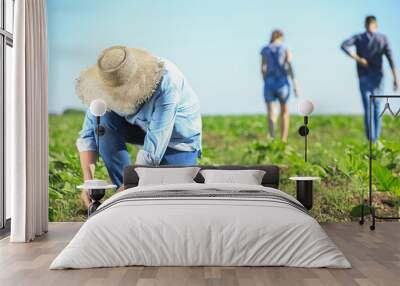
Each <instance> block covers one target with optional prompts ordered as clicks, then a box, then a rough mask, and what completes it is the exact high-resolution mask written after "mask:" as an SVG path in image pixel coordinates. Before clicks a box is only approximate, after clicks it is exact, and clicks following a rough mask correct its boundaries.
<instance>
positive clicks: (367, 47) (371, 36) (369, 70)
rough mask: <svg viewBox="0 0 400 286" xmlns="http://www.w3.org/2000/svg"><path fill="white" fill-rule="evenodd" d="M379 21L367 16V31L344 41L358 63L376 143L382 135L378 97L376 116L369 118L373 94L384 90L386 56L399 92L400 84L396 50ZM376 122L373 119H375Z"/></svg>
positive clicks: (368, 121)
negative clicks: (382, 32) (396, 65)
mask: <svg viewBox="0 0 400 286" xmlns="http://www.w3.org/2000/svg"><path fill="white" fill-rule="evenodd" d="M377 28H378V22H377V20H376V18H375V16H368V17H366V18H365V29H366V31H365V32H364V33H361V34H357V35H354V36H353V37H351V38H349V39H347V40H345V41H344V42H343V43H342V46H341V48H342V50H343V51H344V52H345V53H346V54H347V55H349V56H350V57H351V58H353V59H354V60H355V61H356V63H357V73H358V79H359V85H360V92H361V99H362V103H363V107H364V124H365V130H366V134H367V138H368V139H370V138H369V132H368V130H369V128H370V124H372V126H371V127H372V130H371V131H372V138H371V140H372V141H373V142H375V141H376V140H377V139H378V138H379V134H380V117H379V113H380V102H379V100H378V99H375V100H374V101H373V102H372V104H373V114H372V116H373V118H372V119H371V118H369V96H370V95H371V94H377V93H379V92H381V90H382V81H383V80H382V79H383V66H382V57H383V55H385V56H386V58H387V59H388V61H389V65H390V68H391V69H392V74H393V89H394V90H395V91H396V90H397V89H398V87H399V79H398V76H397V71H396V67H395V63H394V60H393V54H392V50H391V49H390V46H389V42H388V40H387V37H386V36H385V35H384V34H380V33H377V32H376V30H377ZM351 46H355V47H356V51H355V52H354V51H352V50H351V49H350V47H351ZM371 121H372V122H371Z"/></svg>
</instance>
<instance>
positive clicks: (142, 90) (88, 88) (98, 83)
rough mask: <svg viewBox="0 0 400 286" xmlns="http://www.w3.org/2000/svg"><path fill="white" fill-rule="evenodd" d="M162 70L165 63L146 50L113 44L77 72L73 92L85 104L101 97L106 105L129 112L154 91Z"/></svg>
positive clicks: (132, 111) (116, 110)
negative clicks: (94, 63) (87, 66)
mask: <svg viewBox="0 0 400 286" xmlns="http://www.w3.org/2000/svg"><path fill="white" fill-rule="evenodd" d="M163 71H164V63H163V62H162V61H161V60H160V59H158V58H157V57H155V56H153V55H151V54H150V53H149V52H147V51H145V50H141V49H136V48H128V47H125V46H113V47H110V48H108V49H105V50H104V51H103V52H102V53H101V54H100V56H99V58H98V59H97V64H96V65H93V66H90V67H89V68H87V69H85V70H83V71H82V72H81V73H80V75H79V77H78V79H77V80H76V93H77V94H78V96H79V97H80V98H81V99H82V101H83V103H84V104H86V105H88V106H89V105H90V102H92V100H94V99H103V100H104V101H105V102H106V104H107V107H108V108H109V109H111V110H113V111H115V112H119V113H123V114H132V113H135V112H136V111H137V110H138V108H139V107H140V106H141V105H142V104H143V103H144V102H146V101H147V100H148V99H149V98H150V97H151V96H152V95H153V93H154V91H155V90H156V89H157V86H158V84H159V82H160V81H161V78H162V76H163Z"/></svg>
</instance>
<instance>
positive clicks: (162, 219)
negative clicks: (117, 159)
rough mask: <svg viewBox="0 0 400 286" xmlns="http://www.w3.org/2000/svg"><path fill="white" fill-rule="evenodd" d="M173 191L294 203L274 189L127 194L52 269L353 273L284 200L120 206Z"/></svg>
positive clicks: (174, 200)
mask: <svg viewBox="0 0 400 286" xmlns="http://www.w3.org/2000/svg"><path fill="white" fill-rule="evenodd" d="M175 190H177V191H182V192H183V191H191V192H196V191H198V192H203V193H206V192H207V190H213V191H214V192H215V191H221V192H223V191H230V192H232V191H263V192H264V191H265V192H267V193H268V194H270V195H271V194H272V195H276V196H277V197H278V196H279V197H282V198H285V199H286V200H290V201H291V202H294V203H297V204H299V203H298V202H297V201H296V200H295V199H294V198H293V197H291V196H289V195H287V194H285V193H283V192H281V191H279V190H276V189H272V188H266V187H262V186H254V185H239V184H234V185H233V184H196V183H193V184H179V185H178V184H176V185H163V186H146V187H136V188H132V189H129V190H126V191H124V192H121V193H117V194H115V195H114V196H112V197H111V198H109V199H108V200H106V201H105V202H104V203H103V204H102V205H101V206H100V208H99V210H98V213H97V214H95V215H93V216H92V217H90V218H89V219H88V220H87V221H86V222H85V223H84V224H83V225H82V227H81V229H80V230H79V232H78V233H77V234H76V235H75V237H74V238H73V239H72V241H71V242H70V243H69V244H68V245H67V247H65V249H64V250H63V251H62V252H61V253H60V254H59V255H58V256H57V257H56V259H55V260H54V261H53V262H52V264H51V265H50V269H62V268H91V267H114V266H127V265H145V266H194V265H199V266H200V265H203V266H205V265H214V266H242V265H243V266H244V265H247V266H294V267H334V268H350V267H351V266H350V263H349V262H348V261H347V259H346V258H345V257H344V255H343V254H342V252H341V251H340V250H339V249H338V248H337V247H336V245H335V244H334V243H333V242H332V241H331V239H330V238H329V237H328V236H327V234H326V233H325V231H324V230H323V229H322V228H321V226H320V225H319V224H318V222H317V221H316V220H315V219H313V218H312V217H311V216H309V215H308V214H307V213H305V212H303V211H302V210H300V209H299V208H298V207H294V206H293V205H291V204H287V203H285V202H284V201H280V200H275V199H273V198H272V199H263V198H257V197H256V198H254V197H251V196H249V197H243V196H241V197H235V196H232V197H230V196H228V197H204V196H203V197H195V196H194V197H190V196H182V197H179V195H178V196H175V197H171V198H169V197H166V198H165V197H160V198H139V199H133V200H124V199H122V198H129V195H137V194H138V193H137V192H146V191H147V192H150V191H151V192H153V193H154V192H155V191H156V192H158V191H159V192H161V193H162V192H166V191H175ZM141 194H142V193H141ZM143 194H145V193H143ZM249 194H251V192H249Z"/></svg>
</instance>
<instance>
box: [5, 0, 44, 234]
mask: <svg viewBox="0 0 400 286" xmlns="http://www.w3.org/2000/svg"><path fill="white" fill-rule="evenodd" d="M14 11H15V18H14V19H15V20H14V31H15V32H14V49H13V51H14V72H13V94H12V96H11V98H10V99H9V100H10V101H11V102H10V106H11V108H10V110H9V111H8V114H7V115H6V119H8V123H7V127H8V131H9V132H7V136H9V139H8V140H7V142H8V146H6V150H7V153H8V158H6V160H7V165H8V166H9V168H10V172H9V174H10V175H9V178H8V180H9V183H7V187H9V188H11V194H12V195H11V204H12V206H11V236H10V241H12V242H27V241H31V240H33V239H35V237H36V236H40V235H42V234H43V233H44V232H47V226H48V139H47V137H48V134H47V130H48V122H47V121H48V115H47V94H48V87H47V77H48V67H47V27H46V10H45V0H20V1H15V10H14Z"/></svg>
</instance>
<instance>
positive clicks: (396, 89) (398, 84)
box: [393, 78, 400, 91]
mask: <svg viewBox="0 0 400 286" xmlns="http://www.w3.org/2000/svg"><path fill="white" fill-rule="evenodd" d="M399 86H400V82H399V80H398V79H397V78H395V79H394V80H393V91H398V90H399Z"/></svg>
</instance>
